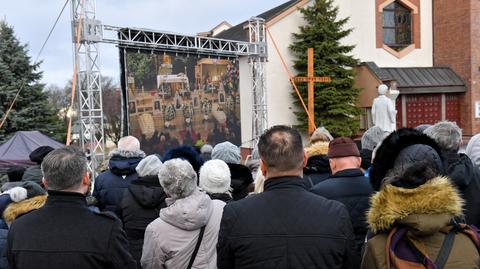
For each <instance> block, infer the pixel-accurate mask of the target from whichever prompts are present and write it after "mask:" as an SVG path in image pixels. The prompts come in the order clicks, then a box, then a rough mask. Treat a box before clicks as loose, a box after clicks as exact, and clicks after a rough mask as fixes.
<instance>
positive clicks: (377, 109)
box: [372, 84, 397, 133]
mask: <svg viewBox="0 0 480 269" xmlns="http://www.w3.org/2000/svg"><path fill="white" fill-rule="evenodd" d="M387 91H388V87H387V85H384V84H382V85H380V86H378V94H379V96H378V97H377V98H375V99H374V100H373V104H372V120H373V125H374V126H378V127H380V128H381V129H382V130H383V131H384V132H385V133H391V132H393V131H394V130H395V126H396V115H397V111H396V110H395V104H394V103H393V101H392V100H391V99H390V98H388V97H387V96H385V94H386V93H387Z"/></svg>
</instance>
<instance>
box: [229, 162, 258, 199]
mask: <svg viewBox="0 0 480 269" xmlns="http://www.w3.org/2000/svg"><path fill="white" fill-rule="evenodd" d="M227 165H228V168H229V169H230V174H231V175H232V183H231V186H232V189H233V191H232V196H233V200H235V201H237V200H240V199H242V198H245V197H246V196H247V195H248V192H249V190H248V186H249V185H250V184H252V183H253V177H252V172H251V171H250V169H248V167H246V166H245V165H241V164H235V163H227Z"/></svg>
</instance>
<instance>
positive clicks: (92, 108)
mask: <svg viewBox="0 0 480 269" xmlns="http://www.w3.org/2000/svg"><path fill="white" fill-rule="evenodd" d="M95 13H96V3H95V0H72V26H73V27H72V29H73V37H74V43H75V44H74V47H75V65H76V70H77V74H76V75H77V85H76V87H77V89H78V91H77V92H78V94H77V98H78V104H79V107H78V110H79V111H78V112H79V113H78V118H79V121H80V130H81V131H80V141H79V142H80V146H81V147H82V149H83V151H84V152H87V153H88V152H90V156H89V158H88V166H89V170H90V171H91V173H92V177H95V176H96V175H95V173H96V168H97V167H99V164H101V163H102V162H103V161H104V160H105V136H104V124H103V104H102V81H101V69H100V65H99V59H100V54H99V42H101V41H102V31H101V30H102V28H101V24H100V22H99V21H98V20H96V18H95ZM78 29H81V31H80V42H79V43H78V44H77V43H76V39H75V37H76V35H77V30H78Z"/></svg>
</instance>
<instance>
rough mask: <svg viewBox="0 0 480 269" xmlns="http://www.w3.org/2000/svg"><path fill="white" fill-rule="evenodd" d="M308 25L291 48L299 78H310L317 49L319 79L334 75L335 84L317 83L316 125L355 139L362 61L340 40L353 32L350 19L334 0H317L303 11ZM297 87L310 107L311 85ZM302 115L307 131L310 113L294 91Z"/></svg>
mask: <svg viewBox="0 0 480 269" xmlns="http://www.w3.org/2000/svg"><path fill="white" fill-rule="evenodd" d="M300 11H301V12H302V14H303V17H304V19H305V22H306V24H305V26H301V27H300V29H299V30H300V31H299V33H294V34H293V37H294V40H295V41H294V42H293V44H292V45H290V49H291V51H292V52H293V55H294V56H295V57H296V59H295V60H294V68H295V69H296V70H297V72H298V75H299V76H306V75H307V49H308V48H314V58H315V59H314V69H315V71H314V74H315V76H330V77H331V78H332V82H331V83H315V101H314V103H315V124H316V125H317V126H324V127H325V128H327V129H328V130H329V131H330V132H331V133H332V134H333V135H334V136H353V135H355V134H356V132H357V131H358V128H359V119H358V116H359V115H360V110H359V109H358V108H357V107H356V106H355V105H356V103H357V100H358V95H359V92H360V90H359V89H357V88H354V87H353V84H354V76H355V74H354V71H353V69H352V67H355V66H356V65H357V64H358V60H356V59H355V58H354V57H352V56H351V55H349V53H350V52H351V51H352V50H353V48H354V46H345V45H342V44H341V43H340V40H341V39H342V38H344V37H346V36H348V35H349V34H350V32H351V31H352V29H344V26H345V24H346V23H347V21H348V18H345V19H338V18H337V15H338V7H336V6H334V3H333V1H332V0H316V1H315V2H314V4H313V5H312V6H308V7H305V8H302V9H301V10H300ZM297 87H298V89H299V91H300V93H301V95H302V97H303V100H304V102H305V104H308V102H307V100H308V98H307V97H308V85H307V83H297ZM293 95H294V97H295V99H296V105H297V106H298V107H299V108H300V109H299V110H300V112H297V113H296V116H297V119H298V120H299V122H300V126H299V128H301V129H304V130H306V129H307V126H308V117H307V113H306V112H305V111H304V109H303V108H302V106H301V103H300V100H299V98H298V95H297V94H296V93H295V92H293Z"/></svg>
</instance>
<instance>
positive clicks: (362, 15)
mask: <svg viewBox="0 0 480 269" xmlns="http://www.w3.org/2000/svg"><path fill="white" fill-rule="evenodd" d="M336 3H337V5H338V6H339V8H340V10H339V18H344V17H347V16H350V20H349V22H348V25H347V27H348V28H354V31H353V32H352V33H351V34H350V35H349V36H348V37H346V38H345V39H344V40H342V42H344V44H354V45H356V47H355V49H354V50H353V52H352V53H353V55H354V56H355V57H356V58H358V59H359V60H360V61H373V62H375V63H376V64H377V65H378V66H380V67H422V66H427V67H428V66H432V65H433V41H432V40H433V35H432V0H421V8H420V11H421V20H422V21H421V30H422V35H421V38H422V40H421V48H420V49H415V50H414V51H413V52H411V53H410V54H408V55H407V56H405V57H403V58H401V59H398V58H396V57H395V56H393V55H391V54H390V53H388V52H386V51H385V50H383V49H377V48H376V41H375V0H337V1H336ZM303 23H304V20H303V17H302V14H301V13H300V12H299V11H295V12H293V13H291V14H290V15H289V16H286V17H284V18H283V19H281V20H280V21H278V22H277V23H275V24H274V25H272V26H271V27H270V28H269V29H270V32H271V34H272V36H273V38H274V39H275V42H276V43H277V46H278V47H279V50H280V53H281V55H282V56H283V57H284V59H285V61H286V63H287V65H288V67H289V70H290V72H292V74H293V75H296V74H295V70H294V69H293V67H292V66H293V63H292V59H293V57H292V55H291V53H290V50H289V49H288V46H289V45H290V44H291V43H292V42H293V39H292V33H294V32H298V27H299V26H300V25H302V24H303ZM267 42H268V62H267V65H266V74H267V81H266V83H267V104H268V126H269V127H270V126H273V125H277V124H285V125H296V124H297V123H298V122H297V120H296V116H295V115H294V114H293V112H294V111H295V109H298V108H297V107H296V106H295V105H294V104H293V102H294V98H293V96H292V92H293V90H292V86H291V83H290V81H289V80H288V74H287V72H286V71H285V69H284V67H283V65H282V63H281V60H280V58H279V57H278V54H277V52H276V51H275V48H274V46H273V42H272V40H271V38H270V37H269V36H267ZM251 83H252V76H251V74H250V68H249V64H248V62H247V60H246V58H244V59H241V60H240V94H241V113H242V114H241V118H242V119H241V121H242V140H243V141H249V140H250V139H251V137H252V98H253V97H252V92H251V91H252V90H251ZM245 146H247V144H245Z"/></svg>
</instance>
